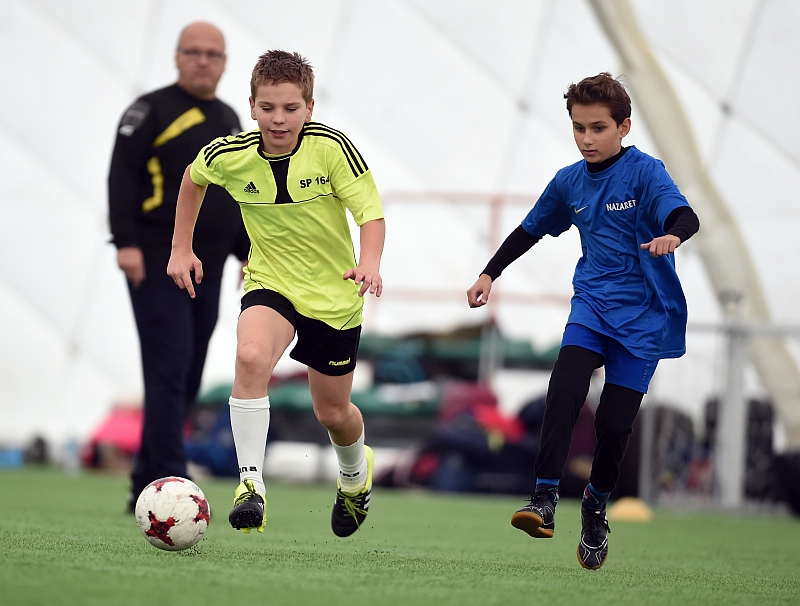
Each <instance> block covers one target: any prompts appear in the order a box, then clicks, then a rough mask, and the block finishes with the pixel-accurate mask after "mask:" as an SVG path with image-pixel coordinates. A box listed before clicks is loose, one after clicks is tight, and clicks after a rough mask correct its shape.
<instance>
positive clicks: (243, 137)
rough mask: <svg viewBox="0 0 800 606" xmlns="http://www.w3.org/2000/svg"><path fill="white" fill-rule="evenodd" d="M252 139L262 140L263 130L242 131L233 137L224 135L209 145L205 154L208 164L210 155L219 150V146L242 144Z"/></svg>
mask: <svg viewBox="0 0 800 606" xmlns="http://www.w3.org/2000/svg"><path fill="white" fill-rule="evenodd" d="M252 141H261V132H260V131H254V132H250V133H240V134H238V135H235V136H233V137H223V138H222V139H220V140H219V141H217V142H216V143H212V144H211V145H209V146H207V147H206V149H205V152H203V155H204V157H205V160H206V164H208V161H209V160H208V157H209V156H210V155H211V154H213V153H214V152H215V151H217V150H218V149H219V148H221V147H224V146H226V145H241V144H242V143H245V142H246V143H251V142H252Z"/></svg>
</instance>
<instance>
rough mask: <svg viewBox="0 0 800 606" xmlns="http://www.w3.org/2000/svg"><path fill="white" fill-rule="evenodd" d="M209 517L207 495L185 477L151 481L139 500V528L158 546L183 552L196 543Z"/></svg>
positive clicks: (137, 504)
mask: <svg viewBox="0 0 800 606" xmlns="http://www.w3.org/2000/svg"><path fill="white" fill-rule="evenodd" d="M210 519H211V509H209V507H208V501H207V500H206V496H205V495H204V494H203V491H202V490H200V488H199V487H198V486H197V484H195V483H194V482H192V481H190V480H187V479H186V478H179V477H177V476H170V477H168V478H161V479H160V480H156V481H154V482H150V484H148V485H147V487H145V489H144V490H143V491H142V493H141V494H140V495H139V498H138V499H137V500H136V523H137V524H138V525H139V530H141V531H142V534H143V535H144V538H145V539H147V541H148V543H150V544H151V545H153V546H155V547H158V548H159V549H165V550H167V551H181V550H183V549H188V548H189V547H191V546H192V545H196V544H197V542H198V541H199V540H200V539H202V538H203V535H204V534H205V533H206V529H207V528H208V523H209V521H210Z"/></svg>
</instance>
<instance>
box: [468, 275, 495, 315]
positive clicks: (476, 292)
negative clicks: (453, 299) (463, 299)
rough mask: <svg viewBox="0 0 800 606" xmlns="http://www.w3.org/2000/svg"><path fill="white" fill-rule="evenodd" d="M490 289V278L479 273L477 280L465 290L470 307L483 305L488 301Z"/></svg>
mask: <svg viewBox="0 0 800 606" xmlns="http://www.w3.org/2000/svg"><path fill="white" fill-rule="evenodd" d="M491 290H492V279H491V278H490V277H489V276H488V275H487V274H481V275H480V276H479V277H478V281H477V282H475V284H473V285H472V287H471V288H470V289H469V290H468V291H467V301H468V302H469V306H470V307H483V306H484V305H486V303H488V301H489V293H490V292H491Z"/></svg>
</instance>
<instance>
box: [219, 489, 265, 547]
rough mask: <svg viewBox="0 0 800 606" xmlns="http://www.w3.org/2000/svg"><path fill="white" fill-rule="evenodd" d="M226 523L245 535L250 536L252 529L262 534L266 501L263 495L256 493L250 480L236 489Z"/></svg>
mask: <svg viewBox="0 0 800 606" xmlns="http://www.w3.org/2000/svg"><path fill="white" fill-rule="evenodd" d="M228 521H229V522H230V523H231V526H233V527H234V528H235V529H236V530H241V531H242V532H243V533H245V534H250V530H252V529H253V528H255V529H256V530H258V532H264V527H265V526H266V525H267V500H266V498H265V497H264V495H262V494H258V493H257V492H256V487H255V486H254V485H253V481H252V480H245V481H244V482H242V483H241V484H239V486H237V487H236V492H235V493H234V496H233V509H232V510H231V513H230V514H229V515H228Z"/></svg>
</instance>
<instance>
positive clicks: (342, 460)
mask: <svg viewBox="0 0 800 606" xmlns="http://www.w3.org/2000/svg"><path fill="white" fill-rule="evenodd" d="M250 88H251V93H252V96H251V97H250V111H251V117H252V118H253V119H254V120H256V122H257V123H258V129H257V130H253V131H250V132H247V133H241V134H239V135H236V136H233V137H222V138H219V139H215V140H214V141H212V142H211V143H210V144H208V145H207V146H206V147H205V148H203V149H202V150H201V151H200V153H199V154H198V156H197V158H196V159H195V161H194V162H193V163H192V164H191V166H189V167H188V168H187V169H186V172H185V174H184V176H183V182H182V184H181V190H180V194H179V195H178V205H177V210H176V219H175V233H174V237H173V241H172V255H171V257H170V260H169V265H168V267H167V273H168V274H169V275H170V276H171V277H172V279H173V280H174V281H175V283H176V284H177V285H178V286H180V287H181V288H185V289H186V290H187V291H188V293H189V295H190V296H194V283H200V281H201V280H202V278H203V269H202V264H201V261H200V259H198V258H197V257H196V256H195V254H194V253H193V251H192V230H193V226H194V222H195V219H196V217H197V213H198V211H199V209H200V205H201V204H202V201H203V195H204V193H205V189H206V186H208V185H210V184H212V183H214V184H217V185H221V186H222V187H224V188H225V189H227V190H228V192H229V193H230V194H231V195H232V196H233V198H234V199H235V200H236V201H237V202H238V203H239V206H240V208H241V210H242V217H243V219H244V224H245V228H246V229H247V233H248V234H249V236H250V241H251V249H250V256H249V259H248V263H247V267H246V268H245V275H246V278H245V294H244V296H243V297H242V312H241V315H240V316H239V323H238V327H237V339H238V344H237V350H236V375H235V379H234V383H233V392H232V394H231V398H230V412H231V427H232V429H233V437H234V442H235V444H236V454H237V458H238V461H239V472H240V479H241V484H240V485H239V486H238V488H237V489H236V494H235V497H234V507H233V510H232V511H231V513H230V515H229V517H228V519H229V521H230V523H231V525H232V526H233V527H234V528H236V529H239V530H242V531H243V532H246V533H249V532H250V530H251V529H252V528H256V529H258V531H259V532H263V531H264V526H265V524H266V499H265V492H266V491H265V488H264V481H263V476H262V465H263V462H264V453H265V449H266V441H267V430H268V428H269V396H268V395H267V384H268V382H269V379H270V376H271V375H272V371H273V369H274V368H275V364H276V363H277V362H278V360H279V359H280V357H281V355H282V354H283V352H284V351H285V350H286V348H287V347H288V346H289V344H290V343H291V342H292V340H293V338H294V335H295V333H297V345H296V346H295V347H294V349H292V351H291V353H290V355H291V357H292V358H294V359H295V360H298V361H299V362H302V363H304V364H306V365H307V366H308V382H309V387H310V388H311V397H312V400H313V403H314V413H315V414H316V416H317V419H318V420H319V422H320V423H322V425H323V426H324V427H325V428H326V429H327V430H328V433H329V435H330V439H331V442H332V444H333V448H334V450H335V451H336V455H337V458H338V462H339V478H338V481H337V493H336V501H335V503H334V508H333V514H332V519H331V526H332V528H333V532H334V533H335V534H336V535H337V536H340V537H345V536H349V535H351V534H353V533H354V532H355V531H356V530H358V528H359V527H360V526H361V524H362V523H363V521H364V519H365V518H366V515H367V512H368V508H369V500H370V493H371V490H372V470H373V456H372V450H371V449H370V448H369V447H368V446H365V445H364V423H363V420H362V418H361V413H360V412H359V410H358V408H356V407H355V406H354V405H353V404H352V403H351V402H350V392H351V388H352V383H353V370H354V368H355V363H356V355H357V352H358V341H359V336H360V333H361V322H362V315H361V310H362V307H363V303H364V301H363V296H364V295H365V294H366V293H367V292H369V293H371V294H374V295H375V296H378V297H379V296H380V295H381V291H382V289H383V284H382V281H381V276H380V273H379V271H380V260H381V254H382V252H383V242H384V234H385V226H384V220H383V212H382V208H381V201H380V197H379V196H378V191H377V188H376V187H375V182H374V181H373V179H372V173H371V172H370V171H369V168H367V165H366V163H365V162H364V159H363V158H362V157H361V155H360V154H359V153H358V150H356V148H355V147H354V146H353V144H352V143H351V142H350V140H349V139H348V138H347V137H346V136H345V135H344V134H343V133H341V132H339V131H337V130H334V129H332V128H330V127H328V126H325V125H323V124H320V123H318V122H312V121H311V114H312V111H313V109H314V99H313V91H314V73H313V70H312V68H311V65H310V64H309V63H308V61H307V60H306V59H305V58H304V57H302V56H300V55H298V54H297V53H287V52H284V51H277V50H276V51H269V52H267V53H264V54H263V55H262V56H261V57H260V58H259V60H258V63H256V66H255V68H254V69H253V74H252V78H251V81H250ZM345 209H347V210H349V211H350V213H351V215H352V216H353V219H354V220H355V222H356V224H357V225H358V226H359V228H360V241H361V251H360V256H359V260H358V262H357V263H356V259H355V254H354V251H353V243H352V240H351V237H350V229H349V226H348V224H347V220H346V215H345ZM192 274H194V283H193V281H192Z"/></svg>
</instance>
